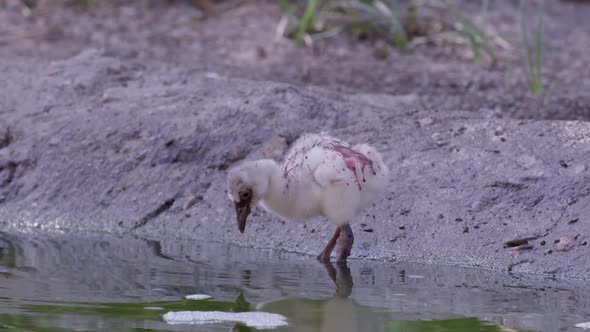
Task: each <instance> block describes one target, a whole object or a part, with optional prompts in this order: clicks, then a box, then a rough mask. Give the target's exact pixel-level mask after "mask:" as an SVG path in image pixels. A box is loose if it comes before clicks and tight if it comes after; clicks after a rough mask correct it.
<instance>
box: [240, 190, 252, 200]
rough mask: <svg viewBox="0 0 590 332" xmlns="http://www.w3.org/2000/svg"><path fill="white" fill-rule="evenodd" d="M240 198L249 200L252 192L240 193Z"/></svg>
mask: <svg viewBox="0 0 590 332" xmlns="http://www.w3.org/2000/svg"><path fill="white" fill-rule="evenodd" d="M240 198H241V199H248V198H250V192H249V191H242V192H240Z"/></svg>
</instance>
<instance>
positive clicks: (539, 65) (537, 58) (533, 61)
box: [520, 0, 545, 96]
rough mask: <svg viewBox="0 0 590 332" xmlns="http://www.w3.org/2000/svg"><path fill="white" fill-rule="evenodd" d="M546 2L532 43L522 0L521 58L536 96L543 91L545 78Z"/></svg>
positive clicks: (521, 0)
mask: <svg viewBox="0 0 590 332" xmlns="http://www.w3.org/2000/svg"><path fill="white" fill-rule="evenodd" d="M544 14H545V11H544V3H543V2H541V7H540V9H539V14H538V22H537V27H536V29H535V37H534V40H533V43H534V44H531V43H530V41H529V38H528V37H527V34H528V30H527V25H526V21H527V19H526V12H525V1H524V0H520V25H521V33H522V50H521V53H520V54H521V59H522V63H523V66H524V73H525V76H526V79H527V83H528V86H529V90H530V91H531V92H532V93H533V94H535V95H536V96H540V95H541V94H542V93H543V86H542V78H543V73H542V71H543V57H542V55H543V44H542V42H543V40H542V32H543V15H544Z"/></svg>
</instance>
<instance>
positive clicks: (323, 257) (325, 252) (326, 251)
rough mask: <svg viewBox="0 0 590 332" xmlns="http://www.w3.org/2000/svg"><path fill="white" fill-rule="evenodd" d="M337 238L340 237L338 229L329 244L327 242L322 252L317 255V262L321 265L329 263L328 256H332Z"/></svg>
mask: <svg viewBox="0 0 590 332" xmlns="http://www.w3.org/2000/svg"><path fill="white" fill-rule="evenodd" d="M338 237H340V227H338V228H336V231H335V232H334V235H332V238H331V239H330V242H328V244H327V245H326V247H325V248H324V250H323V251H322V252H321V253H320V254H319V255H318V261H320V262H322V263H329V262H330V255H331V254H332V250H334V246H335V245H336V241H337V240H338Z"/></svg>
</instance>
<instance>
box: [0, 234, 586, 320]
mask: <svg viewBox="0 0 590 332" xmlns="http://www.w3.org/2000/svg"><path fill="white" fill-rule="evenodd" d="M353 279H354V283H353ZM353 285H354V287H353ZM194 293H201V294H209V295H212V296H213V300H207V301H186V300H184V299H183V297H184V295H187V294H194ZM157 307H158V308H162V310H163V311H162V312H160V311H158V310H154V309H153V308H157ZM254 309H258V310H263V311H268V312H274V313H278V314H281V315H283V316H285V317H287V318H288V321H289V323H290V326H288V327H286V328H283V329H279V330H280V331H283V330H284V331H461V330H463V331H500V328H499V326H509V327H510V328H512V329H513V330H515V331H525V330H534V331H575V330H576V328H575V327H573V326H574V324H576V323H579V322H582V321H587V318H588V316H590V296H589V291H588V288H587V285H585V284H576V283H573V282H568V283H564V282H558V281H555V280H538V279H530V278H528V277H526V276H511V275H506V274H498V273H494V272H490V271H482V270H473V269H460V268H453V267H442V266H428V265H417V264H404V263H397V264H376V263H368V262H355V261H352V262H351V263H350V265H349V266H348V265H332V264H327V265H324V266H322V265H321V264H318V263H317V262H315V261H311V260H310V259H309V257H301V256H297V255H291V254H285V253H276V252H269V251H256V250H248V249H244V248H233V247H226V246H221V245H213V244H206V245H204V244H195V243H193V242H192V241H169V242H167V241H162V242H161V241H153V240H149V241H146V240H141V239H136V238H108V237H101V236H86V237H74V236H71V235H50V234H41V235H39V234H38V235H22V234H21V235H14V234H7V233H0V329H2V328H14V329H16V330H33V331H37V330H51V329H50V327H51V328H53V330H54V331H58V330H60V329H66V330H70V329H82V330H84V329H86V330H117V331H121V330H123V331H125V330H129V329H154V330H174V331H228V330H231V329H233V330H235V331H249V330H250V329H249V328H247V327H245V326H243V325H237V324H215V325H208V326H186V325H184V326H183V325H178V326H171V325H167V324H166V323H165V322H164V321H163V320H162V315H163V313H164V312H165V311H167V310H168V311H173V310H174V311H178V310H218V311H235V312H238V311H248V310H254ZM465 317H471V318H465ZM488 322H492V323H493V324H492V323H488Z"/></svg>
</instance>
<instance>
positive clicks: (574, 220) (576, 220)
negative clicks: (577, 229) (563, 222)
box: [567, 218, 579, 225]
mask: <svg viewBox="0 0 590 332" xmlns="http://www.w3.org/2000/svg"><path fill="white" fill-rule="evenodd" d="M578 220H579V218H576V219H572V220H570V221H568V222H567V223H568V224H570V225H571V224H575V223H577V222H578Z"/></svg>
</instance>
